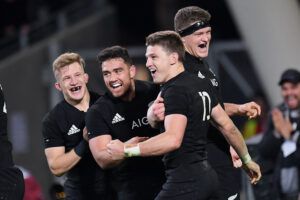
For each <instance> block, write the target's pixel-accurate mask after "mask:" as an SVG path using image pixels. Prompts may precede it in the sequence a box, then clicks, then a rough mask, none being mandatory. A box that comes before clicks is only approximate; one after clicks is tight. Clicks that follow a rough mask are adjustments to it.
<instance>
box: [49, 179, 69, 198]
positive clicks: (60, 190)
mask: <svg viewBox="0 0 300 200" xmlns="http://www.w3.org/2000/svg"><path fill="white" fill-rule="evenodd" d="M49 194H50V199H51V200H64V199H65V198H66V194H65V192H64V187H63V186H62V185H61V184H59V183H53V184H52V185H51V187H50V189H49Z"/></svg>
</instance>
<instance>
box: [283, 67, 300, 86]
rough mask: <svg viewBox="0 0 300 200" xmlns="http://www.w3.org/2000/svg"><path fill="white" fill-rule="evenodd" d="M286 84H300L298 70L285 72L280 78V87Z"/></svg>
mask: <svg viewBox="0 0 300 200" xmlns="http://www.w3.org/2000/svg"><path fill="white" fill-rule="evenodd" d="M286 82H290V83H293V84H297V83H300V72H299V71H298V70H296V69H287V70H285V71H284V72H283V73H282V74H281V77H280V80H279V82H278V84H279V85H282V84H284V83H286Z"/></svg>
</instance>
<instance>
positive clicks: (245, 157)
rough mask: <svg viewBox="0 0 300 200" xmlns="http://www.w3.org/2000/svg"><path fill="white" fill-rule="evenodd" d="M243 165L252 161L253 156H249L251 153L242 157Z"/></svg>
mask: <svg viewBox="0 0 300 200" xmlns="http://www.w3.org/2000/svg"><path fill="white" fill-rule="evenodd" d="M241 160H242V163H243V164H244V165H246V164H248V163H249V162H250V161H251V160H252V159H251V156H250V155H249V153H247V154H246V155H244V156H242V157H241Z"/></svg>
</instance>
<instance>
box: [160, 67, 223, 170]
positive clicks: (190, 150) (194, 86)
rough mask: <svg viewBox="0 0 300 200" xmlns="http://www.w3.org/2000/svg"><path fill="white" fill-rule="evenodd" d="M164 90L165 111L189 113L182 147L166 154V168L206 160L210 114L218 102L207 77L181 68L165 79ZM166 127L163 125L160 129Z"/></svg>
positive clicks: (168, 113) (186, 114) (162, 94)
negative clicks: (199, 77)
mask: <svg viewBox="0 0 300 200" xmlns="http://www.w3.org/2000/svg"><path fill="white" fill-rule="evenodd" d="M161 91H162V93H161V96H162V97H163V98H164V103H165V115H166V116H167V115H170V114H182V115H185V116H186V117H187V126H186V129H185V133H184V136H183V140H182V144H181V146H180V148H179V149H177V150H175V151H172V152H169V153H167V154H166V155H165V156H164V163H165V166H166V169H167V170H168V169H174V168H177V167H179V166H185V165H186V164H187V165H188V164H191V163H196V162H199V161H203V160H206V159H207V157H206V150H205V145H206V140H207V130H208V127H209V124H210V122H209V120H210V114H211V110H212V108H213V107H215V106H216V105H217V104H218V102H217V100H216V97H215V95H214V93H213V91H212V88H211V86H210V85H209V83H208V82H207V80H206V79H198V78H197V77H195V76H194V75H192V74H190V73H187V72H182V73H180V74H179V75H177V76H176V77H174V78H172V79H170V80H169V81H168V82H167V83H165V84H164V85H163V87H162V90H161ZM164 131H165V130H164V128H163V127H161V132H164ZM176 173H180V171H176ZM176 176H177V175H176ZM178 176H180V175H178ZM191 176H192V175H191Z"/></svg>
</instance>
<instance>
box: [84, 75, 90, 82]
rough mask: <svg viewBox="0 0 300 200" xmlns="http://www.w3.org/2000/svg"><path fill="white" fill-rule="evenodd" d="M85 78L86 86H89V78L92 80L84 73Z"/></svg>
mask: <svg viewBox="0 0 300 200" xmlns="http://www.w3.org/2000/svg"><path fill="white" fill-rule="evenodd" d="M83 78H84V82H85V84H87V83H88V82H89V78H90V77H89V75H88V74H87V73H84V74H83Z"/></svg>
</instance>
